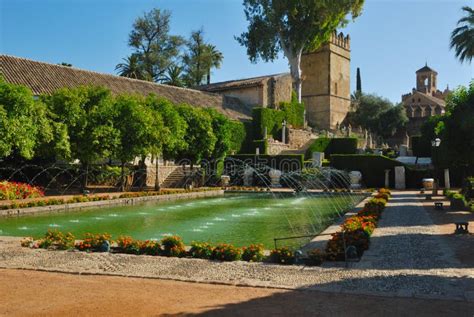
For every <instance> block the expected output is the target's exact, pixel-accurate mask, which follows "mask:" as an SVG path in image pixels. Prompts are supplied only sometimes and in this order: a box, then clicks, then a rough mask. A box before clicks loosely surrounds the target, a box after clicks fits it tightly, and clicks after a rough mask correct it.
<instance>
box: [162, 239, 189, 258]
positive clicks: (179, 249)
mask: <svg viewBox="0 0 474 317" xmlns="http://www.w3.org/2000/svg"><path fill="white" fill-rule="evenodd" d="M161 245H162V246H163V255H165V256H183V255H185V249H184V243H183V240H182V239H181V237H179V236H169V237H165V238H163V239H162V240H161Z"/></svg>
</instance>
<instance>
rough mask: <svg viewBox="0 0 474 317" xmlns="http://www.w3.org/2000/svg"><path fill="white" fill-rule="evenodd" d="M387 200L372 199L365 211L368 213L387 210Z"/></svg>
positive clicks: (365, 206) (366, 205)
mask: <svg viewBox="0 0 474 317" xmlns="http://www.w3.org/2000/svg"><path fill="white" fill-rule="evenodd" d="M386 203H387V200H385V199H383V198H372V199H370V200H369V201H368V202H366V203H365V205H364V209H365V210H367V211H368V212H379V213H380V212H381V211H382V210H383V209H384V208H385V204H386Z"/></svg>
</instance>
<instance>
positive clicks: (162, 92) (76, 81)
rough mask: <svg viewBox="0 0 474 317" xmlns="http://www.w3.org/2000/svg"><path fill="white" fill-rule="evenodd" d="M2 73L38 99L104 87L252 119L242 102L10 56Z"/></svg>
mask: <svg viewBox="0 0 474 317" xmlns="http://www.w3.org/2000/svg"><path fill="white" fill-rule="evenodd" d="M0 73H1V75H2V76H3V78H4V79H5V80H6V81H7V82H9V83H12V84H17V85H24V86H27V87H29V88H30V89H31V90H32V91H33V93H34V94H35V95H42V94H51V93H53V92H54V91H56V90H57V89H60V88H64V87H68V88H72V87H78V86H87V85H93V86H103V87H106V88H108V89H110V90H111V92H112V93H113V94H120V93H137V94H142V95H145V96H146V95H149V94H156V95H158V96H160V97H164V98H167V99H168V100H170V101H171V102H173V103H175V104H181V103H187V104H190V105H194V106H200V107H206V108H215V109H216V110H218V111H220V112H221V113H223V114H225V115H226V116H228V117H230V118H233V119H238V120H247V119H250V113H251V109H249V108H248V107H246V106H245V105H244V104H243V103H242V102H240V101H239V100H238V99H236V98H230V97H224V96H221V95H218V94H212V93H208V92H202V91H199V90H194V89H187V88H179V87H174V86H168V85H162V84H156V83H153V82H148V81H143V80H137V79H131V78H125V77H120V76H114V75H108V74H101V73H97V72H92V71H87V70H82V69H77V68H73V67H67V66H60V65H54V64H49V63H43V62H37V61H33V60H29V59H25V58H19V57H14V56H8V55H0Z"/></svg>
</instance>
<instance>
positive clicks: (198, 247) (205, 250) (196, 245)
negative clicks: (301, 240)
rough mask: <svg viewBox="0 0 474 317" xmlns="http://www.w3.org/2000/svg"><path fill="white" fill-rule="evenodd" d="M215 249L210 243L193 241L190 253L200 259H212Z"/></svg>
mask: <svg viewBox="0 0 474 317" xmlns="http://www.w3.org/2000/svg"><path fill="white" fill-rule="evenodd" d="M213 251H214V248H213V247H212V246H211V245H210V244H209V243H206V242H193V243H192V244H191V249H190V250H189V255H190V256H192V257H193V258H198V259H210V258H212V252H213Z"/></svg>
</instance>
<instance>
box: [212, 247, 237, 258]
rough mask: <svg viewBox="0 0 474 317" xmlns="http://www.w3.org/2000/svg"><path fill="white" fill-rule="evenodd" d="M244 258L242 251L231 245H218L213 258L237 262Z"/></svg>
mask: <svg viewBox="0 0 474 317" xmlns="http://www.w3.org/2000/svg"><path fill="white" fill-rule="evenodd" d="M241 257H242V250H241V249H240V248H237V247H235V246H233V245H231V244H227V243H221V244H218V245H217V246H216V247H215V248H214V251H213V252H212V258H213V259H214V260H220V261H237V260H240V259H241Z"/></svg>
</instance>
